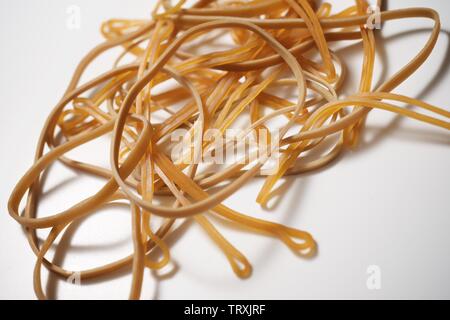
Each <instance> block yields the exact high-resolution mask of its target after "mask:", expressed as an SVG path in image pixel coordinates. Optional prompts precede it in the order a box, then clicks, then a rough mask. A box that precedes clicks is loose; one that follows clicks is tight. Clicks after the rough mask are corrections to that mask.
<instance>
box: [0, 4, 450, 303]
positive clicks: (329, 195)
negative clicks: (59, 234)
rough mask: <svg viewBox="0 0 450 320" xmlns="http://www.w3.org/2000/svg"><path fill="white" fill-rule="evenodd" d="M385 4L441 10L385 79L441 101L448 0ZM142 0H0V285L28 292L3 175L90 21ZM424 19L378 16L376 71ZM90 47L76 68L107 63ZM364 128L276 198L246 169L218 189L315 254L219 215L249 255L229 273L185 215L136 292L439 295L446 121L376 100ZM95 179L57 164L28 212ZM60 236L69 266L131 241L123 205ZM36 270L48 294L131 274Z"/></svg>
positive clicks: (88, 262)
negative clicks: (231, 187)
mask: <svg viewBox="0 0 450 320" xmlns="http://www.w3.org/2000/svg"><path fill="white" fill-rule="evenodd" d="M345 3H348V4H350V3H352V2H351V1H349V0H347V1H345ZM70 5H77V6H79V7H80V9H81V28H80V29H79V30H70V29H68V28H67V27H66V20H67V18H68V15H67V12H66V9H67V7H69V6H70ZM389 6H390V8H400V7H411V6H427V7H432V8H434V9H436V10H437V11H439V12H440V13H442V15H441V19H442V27H443V31H442V33H441V37H440V39H439V41H438V43H437V46H436V49H435V50H434V52H433V54H432V55H431V57H430V59H429V60H428V61H427V62H426V63H425V65H424V66H423V67H422V68H421V69H420V70H419V71H418V72H417V73H416V74H415V75H414V76H413V77H412V78H411V79H410V80H408V81H407V82H406V83H405V84H403V85H402V86H401V87H399V88H398V89H397V90H396V92H398V93H402V94H406V95H409V96H412V97H417V98H421V99H424V100H426V101H428V102H430V103H432V104H435V105H438V106H442V107H444V108H446V109H447V110H449V108H450V98H449V96H450V92H449V88H450V73H449V72H448V68H449V45H450V42H449V40H450V39H449V33H448V31H445V30H450V19H449V18H448V16H447V15H448V13H449V12H450V2H449V1H442V0H402V1H390V4H389ZM151 8H152V1H146V0H135V1H133V2H132V3H131V2H124V1H122V0H96V1H88V0H70V1H69V0H58V1H56V0H40V1H33V0H14V1H13V0H2V1H1V2H0V24H1V28H0V41H1V50H0V102H1V106H0V124H1V125H0V132H1V134H0V139H1V150H2V152H1V157H0V161H1V166H0V168H1V182H2V183H1V184H0V203H1V204H2V206H1V208H2V212H1V214H0V262H1V263H0V298H3V299H34V298H35V295H34V292H33V286H32V272H33V267H34V262H35V257H34V255H33V253H32V251H31V249H30V248H29V247H28V244H27V241H26V239H25V236H24V234H23V232H22V231H21V229H20V227H19V225H18V224H17V223H16V222H15V221H14V220H13V219H12V218H11V217H10V216H9V214H8V212H7V208H6V205H7V200H8V197H9V194H10V192H11V190H12V188H13V186H14V185H15V183H16V182H17V180H18V179H19V177H20V176H21V175H22V174H23V173H24V172H25V171H26V169H27V168H28V167H29V166H30V165H31V163H32V159H33V154H34V149H35V144H36V142H37V138H38V135H39V132H40V129H41V127H42V125H43V123H44V121H45V119H46V117H47V115H48V113H49V112H50V110H51V108H52V107H53V106H54V105H55V104H56V103H57V101H58V99H59V98H60V97H61V95H62V94H63V92H64V90H65V88H66V85H67V84H68V81H69V79H70V76H71V74H72V72H73V70H74V67H75V66H76V64H77V63H78V61H79V60H80V58H81V57H82V56H83V55H84V54H85V53H86V52H87V51H88V50H89V49H90V48H92V47H93V46H94V45H96V44H97V43H99V42H100V41H101V40H102V39H101V36H100V33H99V26H100V23H101V22H102V21H104V20H106V19H109V18H112V17H118V18H119V17H124V18H145V17H146V16H147V15H148V14H149V12H150V10H151ZM431 26H432V22H431V21H428V20H424V19H413V20H408V21H402V22H390V23H387V24H386V25H385V26H384V29H383V36H384V37H385V40H384V46H385V49H386V54H387V64H385V65H384V68H386V69H385V71H386V72H387V74H392V73H393V72H394V71H396V70H397V69H398V68H399V67H401V66H402V65H403V64H404V63H405V62H406V61H408V60H409V59H410V58H412V57H413V55H415V54H416V53H417V52H418V50H420V49H421V48H422V46H423V44H424V43H425V41H426V39H427V37H428V35H429V32H430V28H431ZM360 52H361V47H360V45H353V46H350V47H348V48H344V49H342V50H340V51H339V52H338V54H339V55H340V56H341V57H342V58H343V59H344V60H345V61H346V62H347V64H348V65H349V66H350V65H351V66H352V69H351V70H350V71H351V72H350V80H349V81H350V85H353V86H354V85H355V81H356V80H357V78H358V75H359V72H360V65H361V55H360ZM115 53H116V54H117V51H115ZM113 56H114V55H113V54H111V55H107V57H110V58H112V57H113ZM102 61H103V62H102V63H98V64H96V66H95V67H93V68H92V69H90V70H89V72H88V77H89V76H92V75H95V74H96V73H98V72H100V71H101V70H105V69H107V68H108V66H109V65H110V63H111V59H109V60H108V58H106V59H103V60H102ZM379 61H380V60H378V66H381V65H380V62H379ZM380 70H381V68H379V69H378V71H377V77H379V76H380V74H381V72H380ZM352 80H353V82H352ZM353 88H356V87H355V86H354V87H353ZM364 140H365V142H364V143H363V145H362V146H361V148H360V149H358V150H357V151H356V152H347V153H346V154H345V155H344V156H343V157H342V158H341V159H340V160H339V161H337V162H335V163H334V164H333V165H331V166H329V167H327V168H326V169H325V170H320V171H319V172H313V173H310V174H307V175H302V176H298V177H296V178H294V179H292V180H288V181H287V182H286V185H285V188H284V189H283V192H282V193H283V198H282V199H281V201H280V202H279V203H278V205H276V206H275V208H274V209H273V210H271V211H264V210H262V209H261V208H260V207H259V206H257V205H256V203H255V201H254V199H255V197H256V194H257V191H258V189H259V187H260V186H261V185H262V182H263V180H255V181H253V182H252V183H250V184H249V185H247V186H245V187H244V188H243V189H242V190H240V191H239V193H238V194H236V195H234V196H232V197H231V198H230V199H228V200H227V201H226V202H225V203H226V204H227V205H229V206H231V207H232V208H237V209H239V210H241V211H242V212H245V213H247V214H251V215H254V216H258V217H263V218H266V219H270V220H273V221H278V222H281V223H284V224H287V225H290V226H293V227H297V228H300V229H304V230H307V231H309V232H310V233H312V235H313V236H314V237H315V239H316V240H317V242H318V243H319V254H318V256H317V257H315V258H314V259H312V260H305V259H302V258H299V257H297V256H295V255H293V254H292V253H291V252H290V251H289V250H288V249H287V248H286V247H285V246H284V245H283V244H281V243H280V242H278V241H276V240H275V239H272V238H265V237H262V236H257V235H252V234H248V233H245V232H240V231H237V230H232V229H229V228H228V227H226V226H223V225H220V224H217V226H218V227H219V229H220V230H221V231H222V232H223V233H224V234H225V235H226V236H227V237H228V239H230V241H231V242H232V243H233V244H235V245H236V246H237V247H238V248H239V249H240V250H241V251H242V252H244V253H245V254H246V255H247V257H248V258H249V260H250V261H251V262H252V264H253V268H254V270H253V275H252V277H251V278H250V279H248V280H240V279H238V278H236V277H235V276H234V274H233V273H232V272H231V269H230V267H229V265H228V263H227V261H226V259H225V257H224V256H223V255H222V253H221V252H220V251H219V250H218V249H217V248H216V247H215V245H214V244H213V243H212V242H211V241H210V239H209V238H208V237H207V236H206V234H205V233H204V232H203V231H202V230H201V229H200V228H199V227H198V226H197V225H195V224H194V223H191V224H190V225H188V226H187V227H186V228H184V229H183V230H181V236H180V237H179V238H178V239H174V240H173V241H172V251H171V252H172V257H173V261H174V262H175V263H176V265H177V266H178V268H176V269H177V270H175V271H176V272H173V275H171V276H168V277H166V278H165V279H164V278H161V277H159V278H158V277H156V276H155V275H154V274H152V273H151V272H149V271H146V273H145V283H144V289H143V295H142V297H143V298H144V299H153V298H158V299H183V298H192V299H258V298H261V299H266V298H270V299H315V298H319V299H321V298H323V299H331V298H339V299H340V298H342V299H349V298H361V299H378V298H387V299H395V298H412V299H416V298H447V299H448V298H450V255H449V251H450V232H449V229H450V200H449V190H450V170H449V169H450V167H449V164H450V149H449V144H450V136H449V134H448V133H447V132H445V130H440V129H437V128H433V127H431V126H428V125H425V124H420V123H418V122H416V121H413V120H408V119H398V118H396V117H395V116H393V115H391V114H388V113H386V112H383V111H374V112H373V113H371V115H370V116H369V119H368V127H367V132H366V134H365V138H364ZM103 148H104V149H103V150H100V149H98V148H97V147H96V146H92V147H86V148H83V150H81V151H80V152H79V153H78V155H80V157H83V155H84V156H85V159H87V157H90V158H92V157H94V158H95V159H96V160H98V161H99V163H105V164H107V163H108V162H107V161H108V158H107V157H108V148H109V145H108V144H107V143H105V144H103ZM100 184H101V181H98V180H95V179H93V178H89V177H85V176H81V175H77V174H74V173H73V172H71V171H69V170H67V169H65V168H64V167H63V166H61V165H55V166H54V167H53V169H52V170H51V173H50V176H49V179H48V183H47V185H46V188H45V190H46V192H47V196H46V198H45V200H44V201H43V203H42V206H41V208H40V214H42V215H46V214H50V213H52V212H56V211H57V210H61V209H63V208H65V207H67V205H68V204H73V203H75V201H77V200H80V199H82V198H84V197H86V196H88V195H89V194H91V193H92V192H94V191H95V190H96V189H97V188H98V186H99V185H100ZM41 234H45V233H41ZM67 246H68V252H67V256H66V257H65V259H64V262H63V265H64V266H65V267H66V268H69V269H75V270H76V269H80V268H87V267H93V266H95V265H97V264H99V263H102V262H108V261H112V260H114V259H115V258H119V257H122V256H124V255H127V254H128V253H129V252H131V250H132V244H131V239H130V216H129V212H128V211H127V210H126V209H123V210H122V209H108V210H105V211H103V212H102V213H101V214H96V215H94V216H92V217H90V218H88V219H86V220H85V221H84V222H83V223H82V224H81V225H80V227H79V229H78V230H77V231H76V233H75V234H74V235H73V238H72V239H71V242H70V243H68V244H67ZM372 265H376V266H378V267H379V270H380V272H381V288H380V289H379V290H370V289H368V287H367V285H366V282H367V279H368V277H369V274H368V273H367V270H368V268H369V266H372ZM171 267H173V266H171ZM169 269H170V268H168V269H166V270H163V271H164V272H163V273H168V272H170V271H171V270H169ZM48 278H49V277H48V275H47V272H46V271H44V272H43V279H44V282H43V283H44V288H45V289H46V290H48V293H49V296H50V297H53V298H59V299H83V298H89V299H91V298H112V299H123V298H127V297H128V291H129V287H130V275H129V274H127V273H124V274H121V275H119V276H118V277H114V278H112V279H105V280H104V281H99V282H95V283H82V284H81V286H73V285H69V284H67V283H65V282H64V281H60V280H55V279H54V277H50V279H48Z"/></svg>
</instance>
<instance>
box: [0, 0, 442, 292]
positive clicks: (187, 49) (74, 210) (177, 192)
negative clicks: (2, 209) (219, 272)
mask: <svg viewBox="0 0 450 320" xmlns="http://www.w3.org/2000/svg"><path fill="white" fill-rule="evenodd" d="M378 6H380V7H381V6H382V3H381V1H378ZM368 12H369V4H368V3H367V1H366V0H355V3H354V5H353V6H351V7H348V8H346V9H345V10H342V11H340V12H334V9H333V8H332V5H331V4H330V3H327V2H322V1H320V2H319V1H314V0H247V1H245V0H220V1H214V0H200V1H197V2H196V3H195V4H194V5H192V6H191V7H189V8H187V7H186V4H185V1H179V2H178V3H176V4H175V5H173V4H172V3H171V1H167V0H159V1H158V2H157V4H156V6H155V8H154V9H153V12H152V13H151V19H149V20H110V21H107V22H105V23H104V24H103V25H102V28H101V32H102V34H103V35H104V37H105V38H106V40H105V42H103V43H101V44H100V45H98V46H97V47H95V48H94V49H92V50H91V51H90V52H89V53H88V54H87V55H86V56H85V57H84V58H83V59H82V60H81V62H80V64H79V65H78V67H77V68H76V71H75V73H74V75H73V77H72V80H71V82H70V84H69V86H68V88H67V90H66V92H65V94H64V96H63V98H62V99H61V100H60V102H59V103H58V104H57V105H56V106H55V107H54V109H53V110H52V111H51V113H50V115H49V116H48V119H47V121H46V122H45V124H44V127H43V129H42V133H41V135H40V137H39V142H38V145H37V150H36V155H35V159H34V164H33V165H32V166H31V168H30V169H29V170H28V171H27V172H26V173H25V175H24V176H23V177H22V178H21V179H20V181H19V182H18V183H17V185H16V187H15V188H14V190H13V192H12V194H11V197H10V200H9V203H8V209H9V212H10V214H11V216H12V217H13V218H14V219H15V220H17V222H18V223H20V225H22V226H23V227H24V229H25V230H26V234H27V237H28V240H29V243H30V246H31V248H32V249H33V251H34V252H35V254H36V256H37V260H36V265H35V271H34V289H35V292H36V294H37V297H38V298H41V299H45V298H46V295H45V293H44V291H43V289H42V284H41V271H42V270H41V269H42V265H43V266H44V267H45V268H47V269H48V270H49V271H50V272H52V273H55V274H57V275H59V276H61V277H64V278H68V277H70V276H71V275H72V274H73V273H74V272H75V271H72V270H65V269H64V268H62V267H61V266H59V265H57V264H55V263H53V262H52V261H50V260H48V259H47V258H46V254H47V253H48V251H49V249H50V248H51V247H52V246H54V245H55V241H56V240H57V239H58V237H59V236H60V235H61V234H63V233H64V231H65V230H66V228H67V227H68V226H70V225H71V224H72V223H75V222H76V221H77V220H79V219H82V218H85V217H86V216H88V215H92V214H95V213H96V212H97V211H98V210H99V209H101V208H102V207H104V206H105V205H108V204H110V203H114V202H120V201H122V202H124V201H125V202H126V203H127V204H129V206H130V211H131V218H132V230H131V234H132V239H133V248H134V251H133V252H132V253H131V254H130V255H129V256H128V257H124V258H123V259H120V260H118V261H115V262H112V263H111V262H109V263H106V264H105V265H102V266H98V267H96V268H93V269H89V270H82V271H79V270H78V271H77V272H79V274H80V276H81V280H82V281H83V280H85V279H92V278H96V277H100V276H104V275H105V274H111V273H114V272H116V271H118V270H120V269H123V268H127V267H128V268H131V269H132V283H131V289H130V298H131V299H138V298H139V297H140V293H141V289H142V283H143V273H144V270H145V268H150V269H161V268H163V267H164V266H166V265H167V264H168V263H169V262H170V250H169V247H168V245H167V243H166V242H165V239H166V237H167V236H168V235H170V233H171V232H172V231H173V226H174V223H175V221H176V220H177V219H183V218H188V217H191V218H192V219H193V220H194V221H195V222H196V223H198V224H199V225H200V226H201V227H202V228H203V229H205V231H206V232H207V233H208V235H209V236H210V237H211V239H212V240H213V241H214V242H215V243H216V244H217V247H218V248H219V249H220V250H222V252H223V253H224V255H225V257H226V258H227V260H228V261H229V264H230V266H231V269H232V270H233V271H234V272H235V273H236V275H237V276H239V277H242V278H245V277H248V276H249V275H250V274H251V264H250V263H249V261H248V260H247V259H246V257H245V255H244V254H243V253H241V252H240V251H239V250H238V249H236V248H235V246H234V245H232V244H231V243H230V242H229V241H228V240H227V239H226V238H225V237H224V236H223V235H222V234H221V233H220V232H219V230H218V229H217V227H216V226H215V225H214V224H213V223H212V221H211V216H217V217H220V218H221V219H224V220H227V221H228V222H231V223H233V224H234V225H236V226H237V227H242V228H243V230H253V231H255V232H259V233H261V234H263V235H267V236H270V237H273V238H275V239H278V240H280V241H281V242H282V243H284V244H285V245H286V246H287V247H288V248H289V249H291V250H293V251H294V252H295V253H297V254H299V255H302V256H305V257H309V256H312V255H314V253H315V251H316V243H315V241H314V239H313V238H312V236H311V235H310V234H309V233H307V232H305V231H301V230H298V229H295V228H291V227H288V226H284V225H281V224H278V223H275V222H270V221H265V220H262V219H258V218H255V217H252V216H250V215H246V214H244V213H241V212H238V211H237V210H236V209H231V208H229V207H227V206H225V205H224V204H223V202H224V200H226V199H227V198H229V197H230V196H231V195H234V194H236V193H237V194H238V193H239V192H240V190H241V189H242V188H243V187H244V185H245V184H246V182H248V181H249V180H251V179H254V178H256V177H259V179H265V181H264V184H263V186H262V188H261V190H260V191H259V194H258V195H256V201H257V202H258V203H259V204H261V205H264V204H265V203H266V202H267V201H268V200H269V199H270V197H271V192H272V191H273V189H274V187H275V186H276V185H277V183H278V182H279V181H280V179H281V178H282V177H285V176H287V175H298V174H302V173H304V172H308V171H314V170H317V169H319V168H322V167H324V166H326V165H327V164H329V163H330V162H331V161H333V160H335V159H336V158H338V156H339V155H340V154H341V152H342V151H344V150H346V149H349V148H355V147H357V145H358V141H360V138H361V136H362V134H363V132H364V125H365V122H366V118H367V115H368V114H369V112H371V111H372V110H373V109H382V110H385V111H389V112H393V113H396V114H399V115H402V116H405V117H409V118H412V119H416V120H418V121H422V122H426V123H428V124H430V125H434V126H437V127H441V128H443V129H446V130H449V129H450V122H449V117H450V113H449V112H448V111H446V110H443V109H441V108H437V107H435V106H432V105H429V104H427V103H425V102H422V101H419V100H416V99H413V98H409V97H406V96H403V95H399V94H395V93H393V90H395V89H396V87H397V86H399V85H400V84H401V83H403V82H404V81H405V80H406V79H408V78H409V77H410V76H411V75H412V74H413V73H414V72H415V71H416V70H417V69H418V68H419V67H420V66H421V65H422V64H423V63H424V62H425V61H426V59H427V58H428V57H429V55H430V53H431V52H432V50H433V48H434V46H435V44H436V41H437V39H438V36H439V32H440V22H439V16H438V13H437V12H435V11H434V10H431V9H427V8H407V9H400V10H391V11H389V10H384V11H383V10H382V11H381V12H380V13H379V15H380V16H379V18H380V19H381V21H382V22H383V23H384V22H386V21H392V20H400V19H413V18H424V19H429V20H431V22H432V23H433V24H434V25H433V29H432V31H431V34H430V36H429V39H428V41H427V42H426V45H425V46H424V47H423V49H422V50H421V51H420V52H419V53H418V54H417V55H416V56H415V57H414V58H413V59H412V60H411V61H410V62H409V63H408V64H406V65H405V66H404V67H403V68H401V69H400V70H399V71H398V72H397V73H395V75H393V76H392V77H390V78H389V79H388V80H387V81H385V82H384V83H383V84H381V85H380V86H378V87H376V88H374V69H375V58H376V54H375V53H376V47H377V46H383V43H381V41H382V38H381V37H377V36H376V33H380V31H379V30H376V29H375V30H374V29H372V28H368V27H367V22H368V20H369V19H370V18H371V16H370V14H369V13H368ZM342 41H355V42H360V43H362V47H363V49H362V52H361V57H362V58H361V63H362V66H361V67H362V73H361V77H360V82H359V88H357V89H355V93H354V94H353V95H350V96H348V95H347V96H345V97H343V94H342V85H343V83H344V81H345V68H346V65H345V63H344V61H343V60H341V58H340V57H339V56H338V54H336V53H334V52H333V50H332V47H333V45H334V44H336V43H339V42H342ZM217 42H219V44H217ZM221 42H223V43H221ZM377 42H380V43H377ZM220 45H223V47H220ZM113 48H121V50H122V53H121V54H120V55H119V56H118V57H117V60H116V61H115V62H114V65H113V67H112V69H111V70H108V71H106V72H105V73H103V74H100V75H98V76H97V77H96V78H93V79H91V80H89V81H87V82H84V83H80V82H81V77H82V76H83V75H84V73H85V70H86V69H87V67H88V66H89V65H90V64H91V63H92V62H93V61H94V60H96V58H98V57H99V56H100V55H102V54H103V53H105V52H106V51H109V50H110V49H113ZM217 48H218V49H217ZM200 49H201V50H200ZM202 50H203V51H202ZM169 84H170V85H169ZM161 88H162V89H161ZM286 88H287V89H291V93H293V94H292V95H291V96H290V97H288V96H285V95H284V94H280V92H287V91H285V90H282V89H286ZM292 96H294V97H295V98H294V99H292ZM292 100H293V101H292ZM405 105H409V106H414V107H415V108H414V109H411V108H407V107H405ZM416 110H418V111H416ZM157 116H158V117H157ZM275 120H277V121H275ZM274 123H277V124H279V127H277V128H273V125H274ZM236 126H239V127H240V128H242V129H243V131H244V133H245V134H248V135H254V134H255V132H257V133H256V139H257V140H259V141H260V142H261V141H263V143H262V144H260V145H262V146H264V147H266V148H267V150H268V151H267V152H268V156H266V157H262V158H258V159H257V161H235V162H233V163H228V164H224V165H222V166H218V167H215V170H212V171H211V170H205V169H204V166H202V161H201V159H202V156H203V155H204V154H205V153H211V152H218V151H219V150H218V148H220V146H216V145H215V144H213V142H212V140H211V139H207V138H206V132H207V131H208V130H210V129H215V130H216V132H219V133H221V134H224V133H225V132H226V130H227V129H230V128H232V127H236ZM179 129H184V130H185V132H186V137H185V138H188V139H187V140H185V141H188V142H187V144H188V145H189V147H190V148H191V149H193V150H194V151H193V152H192V153H191V154H189V155H186V154H181V156H180V158H178V159H173V157H171V155H170V154H169V153H170V152H169V151H170V150H171V147H172V148H173V142H171V140H170V139H169V138H170V136H171V135H172V134H173V133H174V132H176V131H177V130H179ZM255 129H258V130H255ZM275 131H276V132H277V134H274V132H275ZM261 132H263V133H265V138H263V137H262V135H261V136H258V135H259V133H261ZM101 136H106V137H110V143H111V146H110V155H109V157H110V167H108V168H104V167H100V166H98V165H94V164H90V163H85V162H80V161H77V160H75V159H70V158H68V157H67V156H66V153H68V152H69V151H71V150H74V149H76V148H78V147H80V146H82V145H84V144H87V143H89V142H91V141H93V140H95V139H97V138H99V137H101ZM225 141H226V139H225ZM274 142H275V143H274ZM185 144H186V142H185ZM324 144H329V145H331V147H330V148H328V149H326V150H325V151H324V152H318V153H317V152H316V153H313V154H316V156H315V157H310V156H309V157H307V156H305V155H308V154H311V152H312V151H315V150H322V149H323V148H322V149H320V148H321V147H322V146H323V145H324ZM273 146H276V148H277V150H275V147H273ZM275 152H277V153H278V154H279V157H278V166H277V167H276V169H275V170H273V171H271V172H270V173H265V171H264V170H262V168H263V167H264V165H265V162H266V161H267V160H268V159H269V158H270V156H271V154H272V153H275ZM192 159H197V160H198V159H200V161H186V160H192ZM56 161H59V162H61V163H63V164H64V165H66V166H68V167H70V168H73V169H76V170H78V171H79V172H84V173H87V174H90V175H95V176H97V177H99V178H101V179H104V184H103V186H102V187H101V188H100V189H99V190H98V191H97V192H96V193H95V194H92V195H91V196H89V197H88V198H86V199H83V200H82V201H80V202H78V203H77V204H75V205H72V206H70V207H68V208H67V209H65V210H64V211H61V212H57V213H51V214H46V216H45V217H37V215H36V211H37V208H38V205H39V200H40V192H39V190H40V189H41V188H42V184H43V183H42V176H43V173H44V172H45V171H46V170H47V169H48V168H49V166H50V165H52V164H53V163H54V162H56ZM217 190H218V191H217ZM158 197H166V198H168V199H171V201H172V203H173V205H172V206H167V205H161V204H160V203H159V202H158V201H157V199H158ZM22 208H23V209H22ZM152 216H153V217H154V216H158V217H160V218H159V219H161V218H162V219H161V221H163V222H162V223H160V224H159V225H158V226H157V227H155V226H154V224H152V223H151V218H152ZM38 229H48V230H49V233H48V237H47V238H46V239H44V240H43V241H40V240H39V238H38V236H37V230H38ZM154 250H159V251H160V253H161V254H160V259H158V260H157V261H155V260H152V259H151V258H150V254H151V253H152V252H153V251H154Z"/></svg>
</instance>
